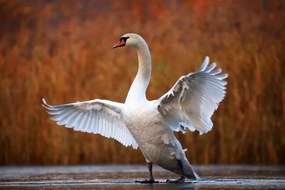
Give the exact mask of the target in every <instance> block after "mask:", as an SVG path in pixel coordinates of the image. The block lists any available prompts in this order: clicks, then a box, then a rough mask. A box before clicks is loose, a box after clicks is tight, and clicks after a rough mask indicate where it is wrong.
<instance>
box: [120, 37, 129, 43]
mask: <svg viewBox="0 0 285 190" xmlns="http://www.w3.org/2000/svg"><path fill="white" fill-rule="evenodd" d="M129 38H130V37H121V38H120V41H124V42H125V43H126V41H127V39H129Z"/></svg>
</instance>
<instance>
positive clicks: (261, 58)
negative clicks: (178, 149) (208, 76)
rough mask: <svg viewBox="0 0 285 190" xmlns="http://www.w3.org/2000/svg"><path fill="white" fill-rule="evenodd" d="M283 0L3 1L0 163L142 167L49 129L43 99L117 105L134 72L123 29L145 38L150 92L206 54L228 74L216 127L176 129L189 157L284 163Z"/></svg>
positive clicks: (125, 155) (116, 148) (123, 153)
mask: <svg viewBox="0 0 285 190" xmlns="http://www.w3.org/2000/svg"><path fill="white" fill-rule="evenodd" d="M284 18H285V1H283V0H251V1H247V0H229V1H222V0H212V1H203V0H189V1H181V0H180V1H171V0H156V1H143V0H127V1H115V0H93V1H83V0H81V1H77V0H62V1H50V0H38V1H25V0H14V1H8V0H1V1H0V23H1V24H0V89H1V90H0V109H1V110H0V111H1V112H0V165H28V164H109V163H112V164H113V163H114V164H115V163H116V164H118V163H126V164H129V163H144V159H143V157H142V155H141V153H140V151H138V150H133V149H131V148H125V147H123V146H122V145H120V144H119V143H117V142H116V141H114V140H112V139H106V138H104V137H101V136H99V135H92V134H87V133H82V132H75V131H73V130H71V129H66V128H64V127H59V126H57V125H56V124H55V122H53V121H51V120H50V119H49V116H48V114H47V113H46V112H45V110H44V109H43V108H42V107H41V98H42V97H44V98H46V100H47V101H48V103H50V104H62V103H68V102H75V101H84V100H89V99H95V98H102V99H110V100H114V101H120V102H123V101H124V98H125V97H126V95H127V92H128V89H129V86H130V84H131V82H132V80H133V78H134V76H135V74H136V71H137V64H136V63H137V57H136V53H135V51H134V50H130V49H116V50H112V45H113V44H114V43H115V42H117V41H118V39H119V37H120V36H121V35H122V34H124V33H126V32H136V33H139V34H141V35H142V36H144V38H145V39H146V41H147V42H148V44H149V46H150V49H151V52H152V60H153V75H152V79H151V84H150V87H149V89H148V93H147V94H148V97H149V99H157V98H159V97H160V96H161V95H162V94H164V93H165V92H166V91H167V90H168V89H169V88H171V87H172V85H173V84H174V83H175V82H176V80H177V79H178V78H179V77H180V76H181V75H183V74H187V73H188V72H192V71H194V70H195V69H197V68H198V66H199V65H200V63H201V62H202V60H203V59H204V57H205V56H206V55H209V56H210V57H211V58H212V60H214V61H217V63H218V66H220V67H221V68H223V70H224V71H225V72H227V73H229V78H228V90H227V96H226V98H225V100H224V101H223V102H222V103H221V104H220V107H219V109H218V110H217V111H216V112H215V114H214V116H213V117H212V119H213V122H214V128H213V130H212V131H211V132H209V133H207V134H204V135H202V136H200V135H199V134H198V133H197V132H194V133H192V132H190V131H189V132H188V133H187V134H186V135H181V134H177V136H178V137H179V139H180V141H181V143H182V145H183V147H185V148H188V151H187V157H188V159H189V161H190V162H191V163H194V164H208V163H212V164H231V163H235V164H284V163H285V154H284V150H285V127H284V120H285V119H284V118H285V112H284V106H285V91H284V85H285V81H284V75H285V72H284V71H285V70H284V68H285V66H284V62H285V43H284V42H285V40H284V39H285V32H284V29H285V22H284Z"/></svg>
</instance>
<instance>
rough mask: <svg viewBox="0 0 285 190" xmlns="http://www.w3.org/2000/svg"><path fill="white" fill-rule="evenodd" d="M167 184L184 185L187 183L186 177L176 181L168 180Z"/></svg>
mask: <svg viewBox="0 0 285 190" xmlns="http://www.w3.org/2000/svg"><path fill="white" fill-rule="evenodd" d="M166 183H176V184H182V183H185V177H184V176H181V177H180V178H179V179H176V180H170V179H167V180H166Z"/></svg>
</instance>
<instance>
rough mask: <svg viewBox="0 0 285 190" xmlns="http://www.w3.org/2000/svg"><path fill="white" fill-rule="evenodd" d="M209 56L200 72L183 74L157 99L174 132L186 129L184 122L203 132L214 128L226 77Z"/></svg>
mask: <svg viewBox="0 0 285 190" xmlns="http://www.w3.org/2000/svg"><path fill="white" fill-rule="evenodd" d="M208 65H209V57H206V58H205V60H204V62H203V64H202V65H201V66H200V68H199V69H198V71H196V72H194V73H190V74H188V75H185V76H182V77H181V78H180V79H179V80H178V81H177V82H176V84H175V85H174V86H173V87H172V88H171V89H170V90H169V91H168V92H167V93H166V94H164V95H163V96H162V97H161V98H159V99H158V101H157V109H158V110H159V112H160V113H161V114H162V116H163V117H164V119H165V121H166V122H167V123H168V124H169V126H170V127H171V129H172V130H173V131H182V132H184V131H183V129H182V128H181V125H182V126H184V127H186V128H188V129H190V130H191V131H194V130H198V131H199V132H200V134H203V133H207V132H208V131H210V130H211V129H212V126H213V123H212V121H211V116H212V115H213V112H214V111H215V110H216V109H217V108H218V105H219V103H220V102H221V101H222V100H223V98H224V96H225V93H226V84H227V82H226V81H225V79H226V78H227V77H228V74H220V73H221V72H222V70H221V69H220V68H218V69H216V70H214V69H215V68H216V63H213V64H211V65H209V66H208Z"/></svg>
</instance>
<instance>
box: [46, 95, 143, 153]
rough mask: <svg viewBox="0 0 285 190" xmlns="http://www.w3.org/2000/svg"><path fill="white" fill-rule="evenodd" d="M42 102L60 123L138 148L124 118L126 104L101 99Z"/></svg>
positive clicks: (53, 118)
mask: <svg viewBox="0 0 285 190" xmlns="http://www.w3.org/2000/svg"><path fill="white" fill-rule="evenodd" d="M42 102H43V107H45V108H46V109H47V112H48V113H49V114H50V115H52V120H54V121H56V122H57V124H58V125H65V127H67V128H73V129H74V130H75V131H82V132H88V133H94V134H100V135H102V136H104V137H107V138H113V139H115V140H117V141H119V142H120V143H122V144H123V145H124V146H132V147H133V148H134V149H137V148H138V145H137V143H136V141H135V139H134V138H133V136H132V135H131V133H130V132H129V130H128V128H127V127H126V125H125V123H124V121H123V119H122V109H123V106H124V104H121V103H116V102H112V101H108V100H99V99H96V100H91V101H86V102H76V103H70V104H63V105H57V106H51V105H49V104H47V103H46V101H45V99H43V100H42Z"/></svg>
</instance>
